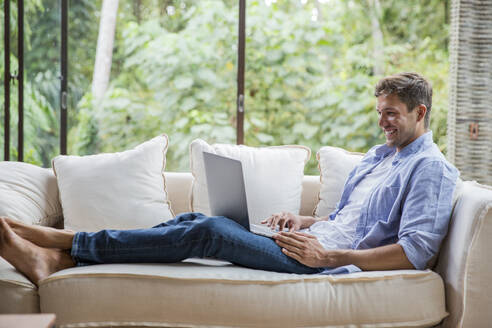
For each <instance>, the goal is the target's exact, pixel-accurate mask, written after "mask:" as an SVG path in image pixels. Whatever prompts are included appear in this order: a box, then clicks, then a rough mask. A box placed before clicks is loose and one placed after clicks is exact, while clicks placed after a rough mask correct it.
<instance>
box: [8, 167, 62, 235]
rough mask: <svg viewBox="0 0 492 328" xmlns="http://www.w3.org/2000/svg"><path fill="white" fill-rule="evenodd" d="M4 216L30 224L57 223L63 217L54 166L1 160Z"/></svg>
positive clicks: (47, 224)
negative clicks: (47, 166) (46, 166)
mask: <svg viewBox="0 0 492 328" xmlns="http://www.w3.org/2000/svg"><path fill="white" fill-rule="evenodd" d="M0 216H7V217H10V218H12V219H16V220H20V221H22V222H24V223H28V224H38V225H45V226H54V225H56V224H58V223H59V222H61V221H62V220H63V216H62V209H61V206H60V201H59V200H58V187H57V185H56V178H55V176H54V174H53V172H52V170H51V169H44V168H41V167H38V166H35V165H32V164H27V163H21V162H0Z"/></svg>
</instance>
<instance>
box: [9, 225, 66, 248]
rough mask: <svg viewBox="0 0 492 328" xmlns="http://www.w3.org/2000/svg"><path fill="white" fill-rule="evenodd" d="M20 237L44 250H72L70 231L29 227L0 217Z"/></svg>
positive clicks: (37, 226)
mask: <svg viewBox="0 0 492 328" xmlns="http://www.w3.org/2000/svg"><path fill="white" fill-rule="evenodd" d="M1 219H3V220H4V221H5V222H6V223H7V224H8V225H9V226H10V228H11V229H12V231H13V232H15V233H16V234H17V235H19V236H20V237H22V238H24V239H26V240H28V241H30V242H32V243H33V244H36V245H38V246H40V247H44V248H59V249H70V248H72V240H73V236H74V235H75V232H73V231H70V230H62V229H55V228H50V227H43V226H39V225H30V224H25V223H23V222H20V221H17V220H12V219H9V218H6V217H1Z"/></svg>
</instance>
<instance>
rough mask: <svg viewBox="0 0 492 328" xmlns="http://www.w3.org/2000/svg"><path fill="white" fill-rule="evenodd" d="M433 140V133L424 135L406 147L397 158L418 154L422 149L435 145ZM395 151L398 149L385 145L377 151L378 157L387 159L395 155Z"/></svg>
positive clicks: (429, 132)
mask: <svg viewBox="0 0 492 328" xmlns="http://www.w3.org/2000/svg"><path fill="white" fill-rule="evenodd" d="M432 140H433V139H432V131H428V132H426V133H424V134H423V135H421V136H420V137H418V138H417V139H415V140H414V141H412V142H411V143H410V144H408V145H406V146H405V147H404V148H403V149H402V150H401V151H400V152H399V153H398V154H397V158H405V157H408V156H410V155H412V154H414V153H416V152H417V151H419V150H420V149H421V148H422V147H425V146H429V145H431V144H432V143H433V141H432ZM395 151H396V147H389V146H388V145H386V144H383V145H381V146H379V147H378V148H377V149H376V157H378V158H385V157H386V156H388V155H390V154H393V153H394V152H395Z"/></svg>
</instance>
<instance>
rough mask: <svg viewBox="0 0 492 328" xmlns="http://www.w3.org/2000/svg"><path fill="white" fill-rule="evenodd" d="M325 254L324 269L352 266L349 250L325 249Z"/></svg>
mask: <svg viewBox="0 0 492 328" xmlns="http://www.w3.org/2000/svg"><path fill="white" fill-rule="evenodd" d="M325 254H326V255H325V259H326V260H325V262H326V263H325V265H324V267H331V268H336V267H340V266H344V265H348V264H352V255H353V251H352V250H351V249H327V250H326V251H325Z"/></svg>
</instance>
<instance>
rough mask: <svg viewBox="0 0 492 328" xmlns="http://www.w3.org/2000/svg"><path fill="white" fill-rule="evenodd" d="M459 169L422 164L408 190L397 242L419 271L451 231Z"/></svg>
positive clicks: (441, 165)
mask: <svg viewBox="0 0 492 328" xmlns="http://www.w3.org/2000/svg"><path fill="white" fill-rule="evenodd" d="M457 177H458V173H457V170H456V169H455V168H453V167H450V166H448V165H446V164H445V163H444V162H443V161H437V160H433V161H430V162H427V163H425V164H423V165H420V166H419V167H418V168H417V169H416V170H415V171H414V172H413V173H412V176H411V178H410V180H409V181H410V182H409V184H408V186H407V189H406V190H405V196H404V197H405V200H404V202H403V205H402V206H403V207H402V216H401V221H400V229H399V231H398V239H399V240H398V244H400V245H401V246H402V247H403V250H404V252H405V254H406V256H407V258H408V260H409V261H410V262H411V263H412V264H413V266H414V267H415V268H416V269H417V270H423V269H425V268H426V267H427V264H428V262H429V261H430V260H431V259H432V258H433V257H434V255H436V254H437V252H438V251H439V247H440V245H441V242H442V240H443V239H444V236H445V235H446V233H447V231H448V224H449V219H450V216H451V210H452V200H453V192H454V189H455V186H456V180H457Z"/></svg>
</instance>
